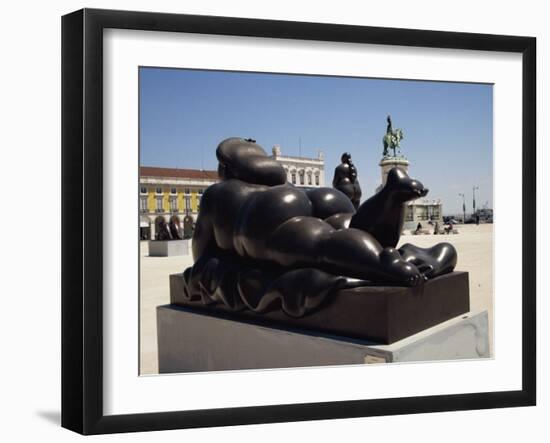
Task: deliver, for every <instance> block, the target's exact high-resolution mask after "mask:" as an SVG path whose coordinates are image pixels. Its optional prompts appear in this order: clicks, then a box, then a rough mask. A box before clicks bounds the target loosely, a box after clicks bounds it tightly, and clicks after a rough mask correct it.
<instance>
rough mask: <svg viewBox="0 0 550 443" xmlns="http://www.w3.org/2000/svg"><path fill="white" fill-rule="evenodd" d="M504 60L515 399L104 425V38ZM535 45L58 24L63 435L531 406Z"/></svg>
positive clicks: (296, 29) (381, 31)
mask: <svg viewBox="0 0 550 443" xmlns="http://www.w3.org/2000/svg"><path fill="white" fill-rule="evenodd" d="M107 28H118V29H133V30H147V31H171V32H186V33H189V32H192V33H199V34H217V35H227V36H250V37H268V38H280V39H302V40H317V41H327V42H353V43H369V44H378V45H399V46H416V47H425V48H426V47H429V48H454V49H469V50H480V51H503V52H511V53H520V54H521V55H522V66H523V79H522V82H523V84H522V89H523V97H522V130H523V135H522V159H523V165H522V166H523V182H522V195H523V207H522V226H523V228H522V229H523V232H522V239H523V245H522V253H523V257H522V263H523V265H522V331H521V332H522V352H521V358H522V389H521V390H517V391H505V392H478V393H471V394H457V395H435V396H419V397H404V398H392V399H372V400H357V401H333V402H323V403H307V404H288V405H284V404H280V405H268V406H261V407H237V408H224V409H208V410H190V411H168V412H160V413H142V414H131V415H109V416H106V415H104V412H103V406H102V405H103V374H102V370H103V369H102V368H103V334H102V324H103V319H102V312H103V309H102V308H103V300H102V282H103V280H102V266H103V249H102V244H103V242H102V238H103V237H102V233H103V227H102V220H103V218H102V212H103V211H102V204H103V202H102V192H103V185H102V184H103V171H102V160H103V147H102V137H103V123H102V120H103V112H102V109H103V108H102V106H103V98H102V94H103V89H102V81H103V79H102V75H103V74H102V73H103V47H102V45H103V39H102V36H103V30H104V29H107ZM535 88H536V39H535V38H533V37H517V36H504V35H485V34H471V33H457V32H440V31H424V30H413V29H390V28H378V27H364V26H348V25H338V24H320V23H302V22H288V21H275V20H257V19H244V18H230V17H211V16H197V15H179V14H163V13H150V12H128V11H110V10H97V9H83V10H80V11H76V12H74V13H71V14H68V15H65V16H63V18H62V175H63V176H62V426H63V427H65V428H68V429H71V430H73V431H76V432H79V433H82V434H103V433H115V432H132V431H151V430H161V429H177V428H192V427H210V426H228V425H239V424H255V423H273V422H286V421H301V420H319V419H329V418H347V417H363V416H379V415H392V414H413V413H425V412H437V411H457V410H467V409H485V408H502V407H516V406H530V405H535V403H536V275H535V273H536V270H535V269H536V118H535V117H536V89H535Z"/></svg>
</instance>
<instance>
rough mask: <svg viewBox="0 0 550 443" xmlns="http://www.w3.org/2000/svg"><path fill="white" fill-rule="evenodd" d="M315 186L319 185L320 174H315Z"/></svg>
mask: <svg viewBox="0 0 550 443" xmlns="http://www.w3.org/2000/svg"><path fill="white" fill-rule="evenodd" d="M315 186H319V175H318V174H316V175H315Z"/></svg>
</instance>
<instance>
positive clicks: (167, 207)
mask: <svg viewBox="0 0 550 443" xmlns="http://www.w3.org/2000/svg"><path fill="white" fill-rule="evenodd" d="M217 181H219V179H218V173H217V171H205V170H197V169H178V168H157V167H149V166H142V167H140V178H139V212H140V224H139V226H140V238H141V239H143V240H145V239H154V238H155V235H156V233H157V232H158V229H157V226H158V224H159V222H160V220H162V219H164V221H165V222H167V223H168V222H169V221H170V220H174V221H175V222H176V223H177V225H178V226H179V228H180V230H181V231H182V234H183V230H184V220H185V221H186V225H187V226H188V225H189V223H194V222H195V221H196V220H197V215H198V212H199V209H200V201H201V198H202V195H203V193H204V190H205V189H206V188H207V187H208V186H210V185H212V184H214V183H216V182H217Z"/></svg>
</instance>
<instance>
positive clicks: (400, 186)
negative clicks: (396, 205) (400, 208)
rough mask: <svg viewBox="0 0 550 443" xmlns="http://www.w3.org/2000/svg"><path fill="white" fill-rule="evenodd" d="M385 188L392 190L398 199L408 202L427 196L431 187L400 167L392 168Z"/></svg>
mask: <svg viewBox="0 0 550 443" xmlns="http://www.w3.org/2000/svg"><path fill="white" fill-rule="evenodd" d="M384 189H387V190H388V191H389V192H391V194H392V196H393V197H394V198H396V199H397V200H398V201H402V202H407V201H410V200H415V199H417V198H420V197H425V196H426V195H427V194H428V191H429V189H428V188H425V187H424V185H423V184H422V183H421V182H419V181H418V180H415V179H412V178H410V177H409V176H408V175H407V173H406V172H405V171H404V170H403V169H401V168H398V167H395V168H392V169H390V172H388V178H387V180H386V185H385V186H384Z"/></svg>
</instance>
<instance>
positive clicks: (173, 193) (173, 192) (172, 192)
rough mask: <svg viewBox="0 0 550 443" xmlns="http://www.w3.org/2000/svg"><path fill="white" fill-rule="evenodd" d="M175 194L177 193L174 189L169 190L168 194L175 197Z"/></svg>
mask: <svg viewBox="0 0 550 443" xmlns="http://www.w3.org/2000/svg"><path fill="white" fill-rule="evenodd" d="M177 193H178V191H177V190H176V188H172V189H170V194H172V195H176V194H177Z"/></svg>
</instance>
